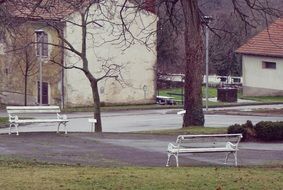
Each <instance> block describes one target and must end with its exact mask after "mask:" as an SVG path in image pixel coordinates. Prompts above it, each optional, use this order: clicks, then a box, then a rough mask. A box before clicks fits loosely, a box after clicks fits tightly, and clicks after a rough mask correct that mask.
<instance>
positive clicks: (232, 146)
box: [166, 134, 242, 167]
mask: <svg viewBox="0 0 283 190" xmlns="http://www.w3.org/2000/svg"><path fill="white" fill-rule="evenodd" d="M241 138H242V134H214V135H179V136H178V137H177V140H176V143H169V144H168V149H167V154H168V159H167V163H166V166H169V164H170V158H171V156H174V157H175V159H176V165H177V167H178V166H179V155H183V154H190V153H191V154H192V153H226V157H225V161H224V163H225V164H226V163H227V160H228V158H229V156H230V154H233V155H234V161H235V166H237V164H238V163H237V151H238V150H239V149H238V144H239V142H240V140H241Z"/></svg>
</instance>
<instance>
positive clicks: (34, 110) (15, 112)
mask: <svg viewBox="0 0 283 190" xmlns="http://www.w3.org/2000/svg"><path fill="white" fill-rule="evenodd" d="M6 110H7V112H8V115H9V123H10V126H9V135H10V134H11V133H12V127H14V128H15V129H16V134H17V135H19V129H18V127H19V125H20V124H24V123H58V127H57V133H59V128H60V126H61V125H63V126H64V129H65V134H67V122H68V121H69V120H68V119H67V116H66V115H60V114H59V113H60V112H61V111H60V108H59V106H7V107H6ZM46 113H48V114H49V113H50V114H52V113H55V114H56V117H54V118H48V119H45V118H44V119H36V118H35V119H34V118H32V119H26V118H21V119H20V118H19V115H23V114H31V115H32V116H33V114H34V115H38V114H46Z"/></svg>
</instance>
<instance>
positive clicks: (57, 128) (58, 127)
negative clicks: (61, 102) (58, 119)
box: [57, 123, 61, 133]
mask: <svg viewBox="0 0 283 190" xmlns="http://www.w3.org/2000/svg"><path fill="white" fill-rule="evenodd" d="M60 125H61V123H58V127H57V133H59V128H60Z"/></svg>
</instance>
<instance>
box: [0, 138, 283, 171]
mask: <svg viewBox="0 0 283 190" xmlns="http://www.w3.org/2000/svg"><path fill="white" fill-rule="evenodd" d="M175 140H176V136H161V135H146V134H131V133H102V134H98V133H70V134H68V135H63V134H59V135H58V134H56V133H23V134H21V135H20V136H15V135H10V136H9V135H1V138H0V150H1V151H0V155H5V156H8V157H10V156H11V157H13V158H14V159H16V158H25V159H28V160H36V161H40V162H48V163H59V164H74V165H77V164H80V165H94V166H106V167H111V166H114V167H115V166H145V167H151V166H159V167H165V163H166V160H167V153H166V149H167V145H168V143H169V142H174V141H175ZM239 149H240V151H239V152H238V161H239V165H240V166H252V165H274V164H282V160H283V154H282V151H283V143H240V148H239ZM224 157H225V154H223V153H215V154H214V153H213V154H212V153H203V154H189V155H187V156H181V157H180V166H210V165H214V166H223V161H224ZM174 163H175V161H174V159H172V165H173V166H174ZM229 165H231V166H233V159H231V160H230V162H229Z"/></svg>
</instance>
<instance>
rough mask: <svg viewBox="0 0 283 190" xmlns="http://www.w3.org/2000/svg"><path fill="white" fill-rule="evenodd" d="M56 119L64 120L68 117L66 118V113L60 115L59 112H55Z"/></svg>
mask: <svg viewBox="0 0 283 190" xmlns="http://www.w3.org/2000/svg"><path fill="white" fill-rule="evenodd" d="M57 119H62V120H66V119H68V118H67V115H60V114H59V113H57Z"/></svg>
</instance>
